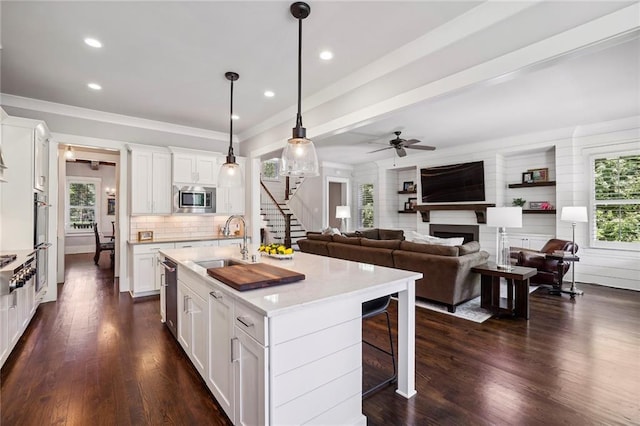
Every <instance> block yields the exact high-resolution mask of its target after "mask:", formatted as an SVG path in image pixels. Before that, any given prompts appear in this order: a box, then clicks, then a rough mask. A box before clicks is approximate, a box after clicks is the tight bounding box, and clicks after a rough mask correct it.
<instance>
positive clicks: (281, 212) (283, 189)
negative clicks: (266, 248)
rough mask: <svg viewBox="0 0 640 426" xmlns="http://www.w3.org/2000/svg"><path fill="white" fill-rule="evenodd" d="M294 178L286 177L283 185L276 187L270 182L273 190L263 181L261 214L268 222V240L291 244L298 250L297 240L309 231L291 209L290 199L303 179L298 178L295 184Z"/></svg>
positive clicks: (266, 236) (266, 227) (269, 241)
mask: <svg viewBox="0 0 640 426" xmlns="http://www.w3.org/2000/svg"><path fill="white" fill-rule="evenodd" d="M291 182H293V180H289V179H288V178H287V179H285V181H284V182H283V184H282V185H279V186H277V187H274V185H273V183H270V187H271V190H269V188H267V186H266V185H265V184H264V182H261V183H262V185H261V186H262V191H261V193H260V215H261V216H262V218H263V220H264V221H265V223H266V226H265V230H266V235H265V239H266V242H267V243H269V244H271V243H276V244H283V245H285V246H289V245H290V246H291V247H292V248H293V249H294V250H298V245H297V241H298V240H299V239H301V238H305V237H306V235H307V231H306V230H305V229H304V227H303V226H302V224H301V223H300V221H299V220H298V218H297V217H295V215H294V214H293V213H292V212H291V209H289V205H288V200H289V199H291V197H292V196H293V195H294V194H295V193H296V191H297V190H298V188H299V187H300V185H301V184H302V179H298V180H296V181H295V182H293V184H291ZM287 226H288V227H289V239H290V244H287V243H288V241H287Z"/></svg>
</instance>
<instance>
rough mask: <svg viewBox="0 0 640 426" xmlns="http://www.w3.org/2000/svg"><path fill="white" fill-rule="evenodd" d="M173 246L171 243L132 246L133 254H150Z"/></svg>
mask: <svg viewBox="0 0 640 426" xmlns="http://www.w3.org/2000/svg"><path fill="white" fill-rule="evenodd" d="M172 248H175V245H174V244H173V243H161V244H138V245H134V246H133V254H152V253H157V252H158V251H160V250H166V249H172Z"/></svg>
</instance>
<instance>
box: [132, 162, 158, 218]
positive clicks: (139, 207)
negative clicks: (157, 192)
mask: <svg viewBox="0 0 640 426" xmlns="http://www.w3.org/2000/svg"><path fill="white" fill-rule="evenodd" d="M152 165H153V153H151V152H145V151H132V152H131V214H149V213H151V212H152V208H153V206H152V196H153V176H152V173H153V166H152Z"/></svg>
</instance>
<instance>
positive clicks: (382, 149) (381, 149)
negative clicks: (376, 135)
mask: <svg viewBox="0 0 640 426" xmlns="http://www.w3.org/2000/svg"><path fill="white" fill-rule="evenodd" d="M391 148H393V147H392V146H388V147H386V148H380V149H376V150H375V151H369V152H367V154H371V153H372V152H378V151H384V150H385V149H391Z"/></svg>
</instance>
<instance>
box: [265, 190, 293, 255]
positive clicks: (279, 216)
mask: <svg viewBox="0 0 640 426" xmlns="http://www.w3.org/2000/svg"><path fill="white" fill-rule="evenodd" d="M260 186H261V187H262V191H263V195H266V197H265V198H266V200H265V198H263V197H261V198H262V199H263V200H265V201H266V202H262V203H261V204H262V206H263V209H264V212H263V213H265V214H266V215H267V217H269V220H270V221H274V222H275V223H274V224H273V226H274V228H275V229H276V230H278V231H279V230H284V246H285V247H287V248H290V247H291V216H292V214H291V213H285V212H284V211H283V210H282V208H281V207H280V205H279V204H278V202H277V201H276V199H275V198H274V197H273V194H271V192H270V191H269V190H268V189H267V187H266V186H265V185H264V183H263V182H262V181H260Z"/></svg>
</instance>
